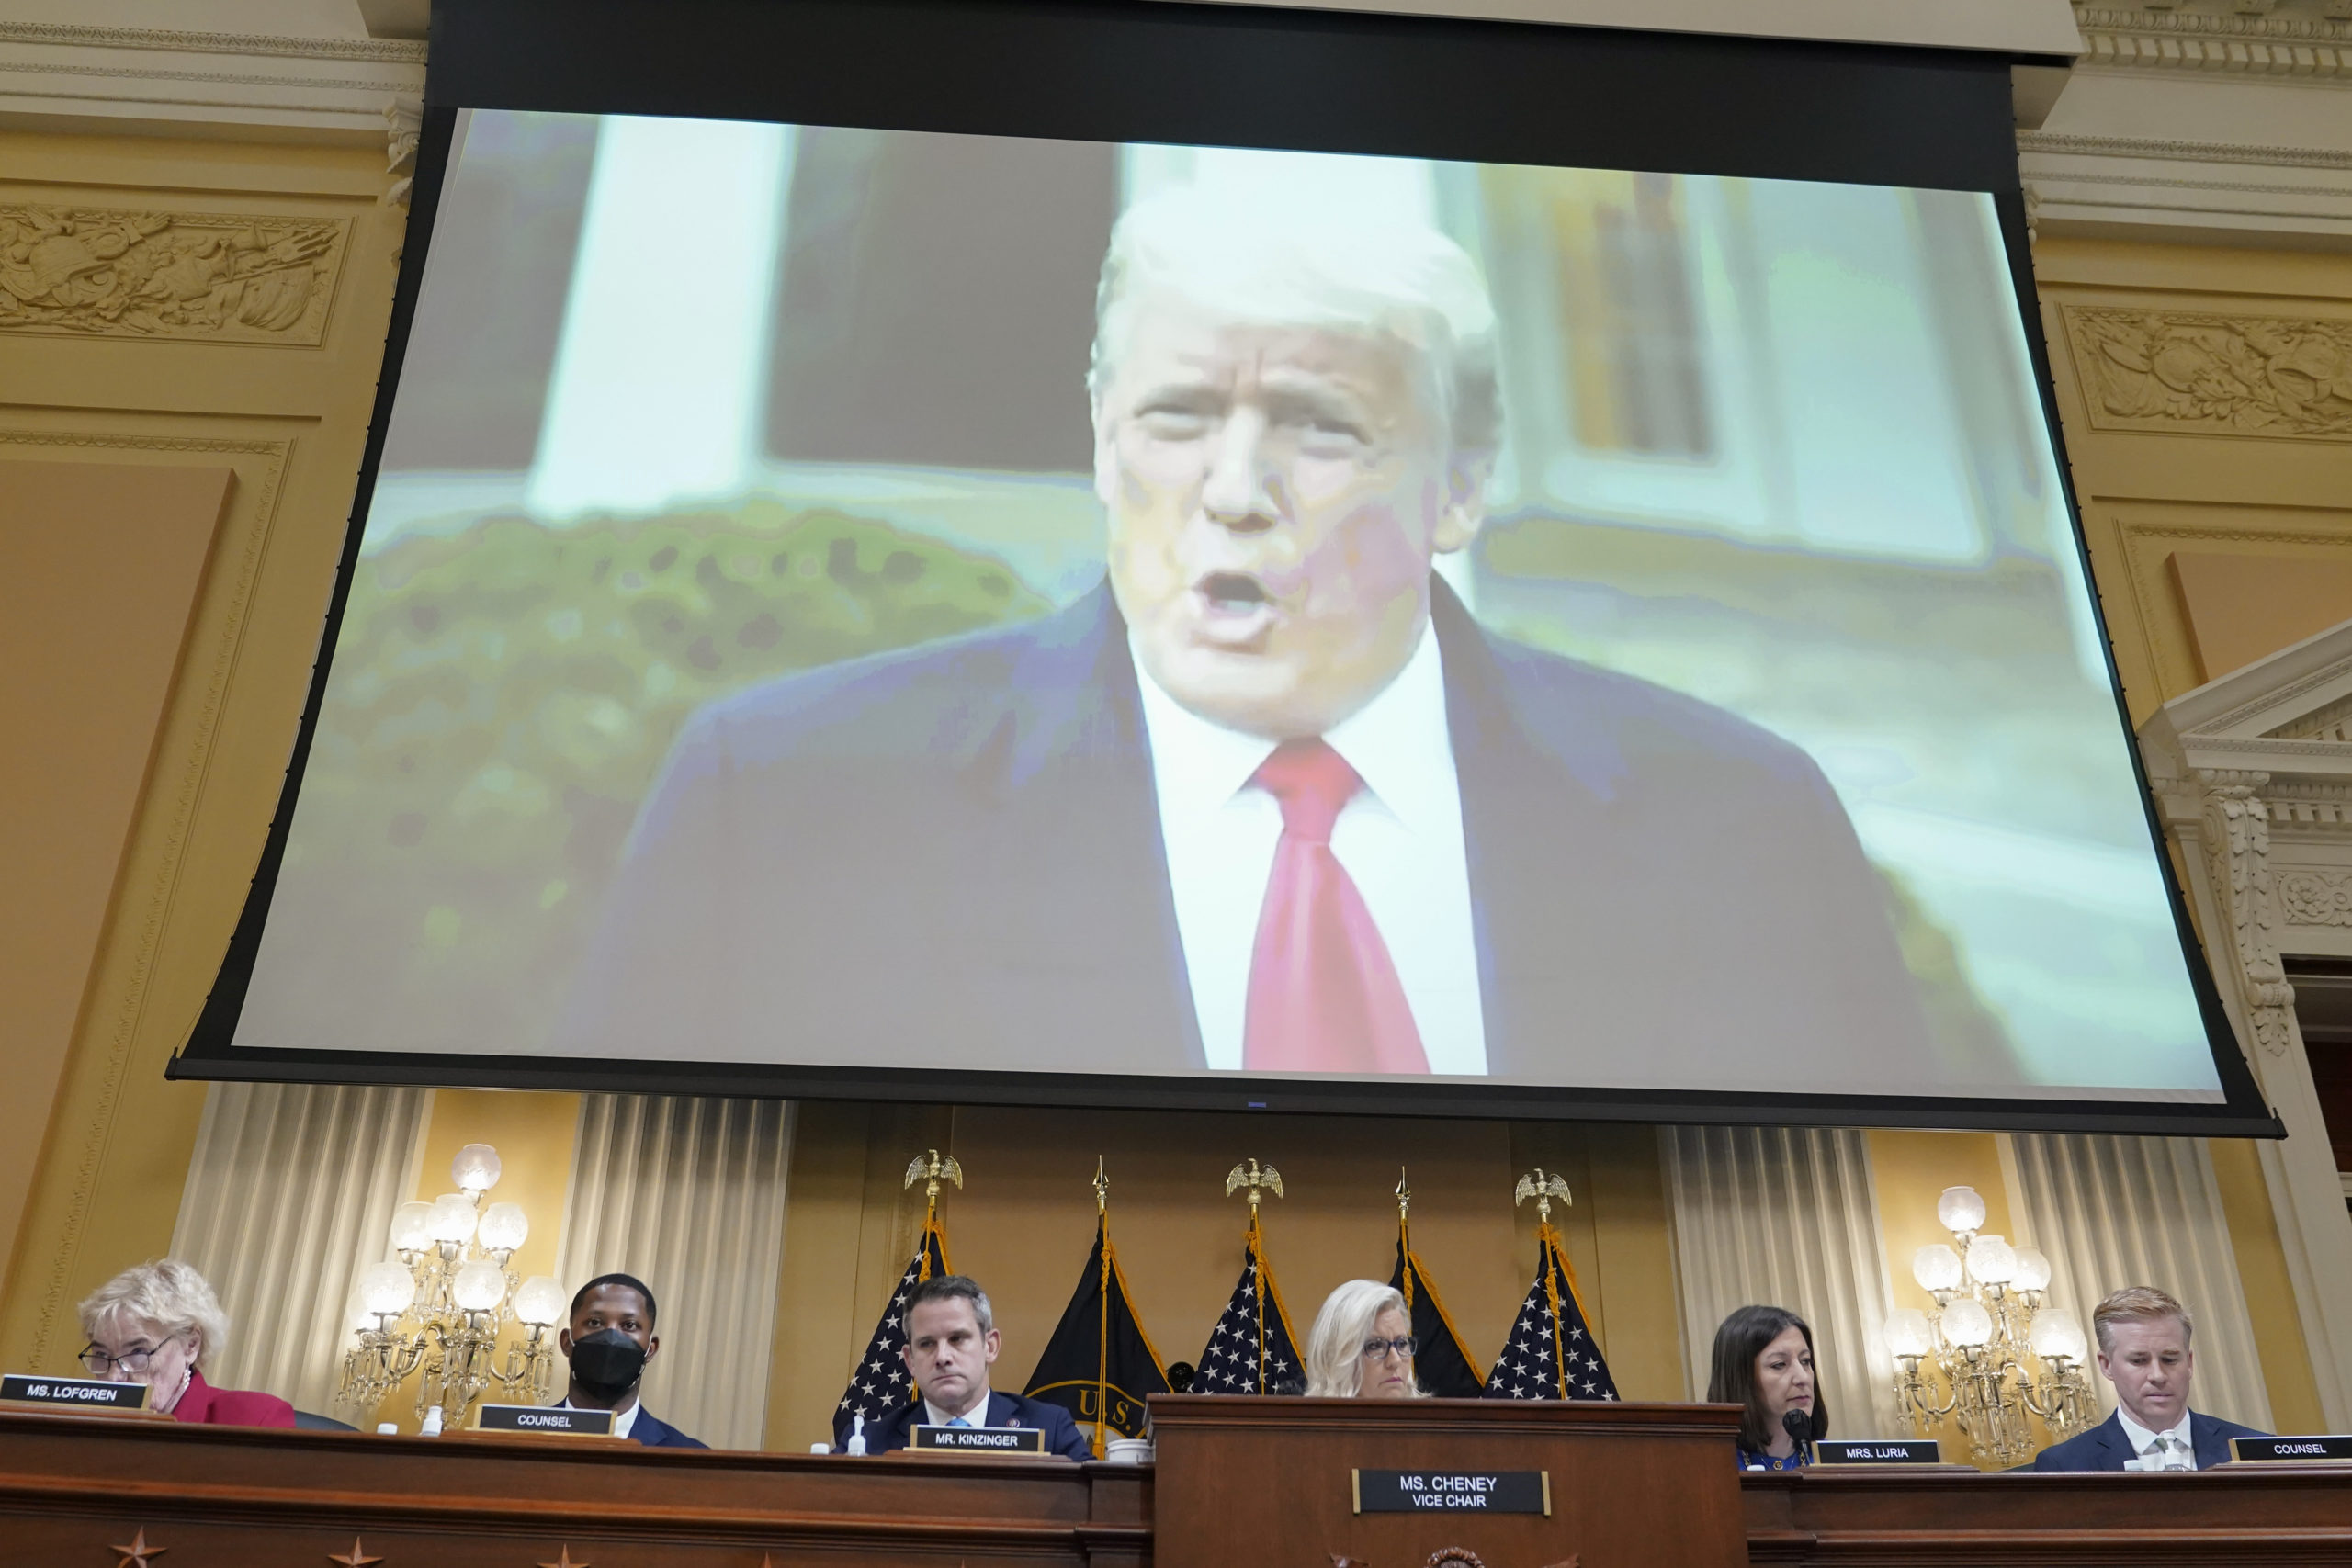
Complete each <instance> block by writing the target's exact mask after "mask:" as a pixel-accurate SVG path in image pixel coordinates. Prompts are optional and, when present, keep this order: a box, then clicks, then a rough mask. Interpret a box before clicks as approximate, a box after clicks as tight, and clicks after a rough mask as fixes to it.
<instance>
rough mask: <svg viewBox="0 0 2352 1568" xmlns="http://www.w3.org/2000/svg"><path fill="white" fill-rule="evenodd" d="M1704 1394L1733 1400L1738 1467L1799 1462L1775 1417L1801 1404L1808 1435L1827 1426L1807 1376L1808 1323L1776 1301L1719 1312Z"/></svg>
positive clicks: (1799, 1452) (1818, 1434)
mask: <svg viewBox="0 0 2352 1568" xmlns="http://www.w3.org/2000/svg"><path fill="white" fill-rule="evenodd" d="M1707 1402H1708V1403H1709V1404H1736V1405H1739V1406H1740V1407H1741V1411H1742V1414H1741V1416H1740V1418H1739V1467H1740V1469H1742V1470H1794V1469H1796V1468H1797V1467H1798V1466H1800V1465H1803V1464H1805V1463H1807V1462H1808V1461H1807V1460H1806V1458H1805V1453H1804V1450H1803V1449H1801V1448H1799V1447H1798V1446H1797V1441H1796V1439H1795V1438H1793V1437H1792V1436H1790V1434H1789V1431H1788V1428H1787V1427H1786V1426H1785V1425H1784V1424H1783V1420H1782V1418H1783V1417H1784V1416H1787V1414H1788V1413H1789V1412H1790V1411H1792V1410H1802V1411H1804V1413H1805V1415H1806V1416H1809V1417H1810V1418H1811V1420H1812V1422H1813V1436H1814V1437H1815V1438H1823V1437H1826V1436H1827V1435H1828V1432H1829V1414H1828V1411H1827V1410H1826V1408H1825V1407H1824V1405H1823V1404H1822V1401H1821V1389H1820V1385H1819V1384H1817V1383H1816V1382H1815V1381H1814V1374H1813V1330H1812V1329H1811V1328H1809V1327H1807V1326H1806V1325H1805V1321H1804V1319H1803V1318H1801V1317H1799V1316H1798V1315H1797V1314H1794V1313H1792V1312H1791V1311H1789V1310H1788V1309H1787V1308H1785V1307H1776V1306H1744V1307H1741V1308H1740V1309H1739V1310H1738V1311H1736V1312H1735V1313H1733V1314H1731V1315H1730V1316H1729V1317H1726V1318H1724V1321H1723V1325H1722V1326H1721V1327H1719V1328H1717V1329H1716V1330H1715V1359H1714V1369H1713V1372H1712V1373H1711V1374H1710V1375H1709V1376H1708V1379H1707Z"/></svg>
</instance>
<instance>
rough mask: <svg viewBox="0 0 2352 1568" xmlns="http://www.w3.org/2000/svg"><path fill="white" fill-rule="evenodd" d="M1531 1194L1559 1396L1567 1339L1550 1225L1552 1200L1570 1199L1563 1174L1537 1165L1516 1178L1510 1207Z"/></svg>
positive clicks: (1556, 1239)
mask: <svg viewBox="0 0 2352 1568" xmlns="http://www.w3.org/2000/svg"><path fill="white" fill-rule="evenodd" d="M1530 1198H1532V1199H1534V1200H1535V1245H1536V1247H1537V1248H1538V1249H1540V1250H1541V1251H1542V1252H1543V1254H1544V1304H1545V1305H1546V1306H1547V1307H1549V1308H1550V1309H1551V1313H1552V1371H1554V1373H1555V1374H1556V1376H1557V1379H1558V1382H1559V1385H1560V1397H1561V1398H1562V1399H1566V1398H1567V1397H1568V1342H1567V1335H1566V1325H1563V1324H1562V1323H1561V1322H1560V1233H1559V1232H1557V1231H1555V1230H1554V1229H1553V1228H1552V1200H1553V1199H1555V1198H1557V1199H1558V1200H1559V1201H1561V1202H1563V1203H1573V1202H1575V1201H1576V1199H1575V1198H1574V1197H1573V1196H1571V1195H1570V1194H1569V1192H1568V1183H1567V1180H1566V1178H1564V1177H1562V1176H1559V1175H1557V1174H1556V1173H1555V1174H1554V1175H1551V1176H1546V1175H1544V1168H1543V1167H1542V1166H1540V1165H1539V1166H1537V1167H1536V1168H1535V1170H1534V1172H1533V1174H1532V1175H1529V1176H1522V1177H1521V1178H1520V1179H1519V1186H1518V1188H1517V1189H1516V1190H1514V1191H1513V1192H1512V1194H1511V1200H1510V1201H1511V1207H1513V1208H1517V1207H1518V1206H1519V1205H1520V1204H1521V1203H1524V1202H1526V1201H1528V1200H1529V1199H1530Z"/></svg>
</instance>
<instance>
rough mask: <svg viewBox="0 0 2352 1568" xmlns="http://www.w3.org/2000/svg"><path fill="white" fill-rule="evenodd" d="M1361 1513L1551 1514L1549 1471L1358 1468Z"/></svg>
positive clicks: (1359, 1508)
mask: <svg viewBox="0 0 2352 1568" xmlns="http://www.w3.org/2000/svg"><path fill="white" fill-rule="evenodd" d="M1354 1473H1355V1494H1356V1512H1357V1513H1359V1514H1419V1513H1437V1514H1542V1515H1544V1516H1545V1517H1550V1515H1551V1512H1552V1472H1550V1471H1548V1470H1359V1471H1357V1472H1354Z"/></svg>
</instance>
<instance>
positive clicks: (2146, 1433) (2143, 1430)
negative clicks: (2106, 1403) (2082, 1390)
mask: <svg viewBox="0 0 2352 1568" xmlns="http://www.w3.org/2000/svg"><path fill="white" fill-rule="evenodd" d="M2115 1418H2116V1419H2117V1420H2118V1421H2120V1422H2121V1423H2122V1425H2123V1438H2124V1440H2125V1441H2126V1442H2129V1443H2130V1444H2131V1451H2132V1452H2133V1453H2134V1454H2136V1455H2138V1456H2139V1457H2140V1460H2141V1461H2142V1464H2141V1468H2142V1469H2143V1470H2195V1469H2196V1468H2197V1444H2196V1442H2195V1440H2194V1439H2192V1438H2190V1437H2189V1435H2188V1411H2186V1410H2183V1411H2182V1412H2181V1413H2180V1420H2179V1421H2178V1422H2177V1423H2176V1424H2175V1425H2174V1426H2173V1427H2171V1428H2170V1429H2168V1430H2166V1431H2162V1432H2154V1431H2151V1430H2149V1429H2148V1428H2147V1427H2143V1426H2142V1425H2140V1423H2138V1422H2137V1421H2134V1420H2133V1419H2131V1412H2130V1411H2129V1410H2126V1409H2124V1408H2123V1407H2122V1406H2121V1405H2118V1406H2116V1409H2115ZM2159 1443H2162V1444H2164V1445H2165V1446H2164V1448H2163V1449H2161V1450H2159V1449H2157V1447H2156V1445H2157V1444H2159ZM2151 1460H2153V1461H2154V1462H2153V1463H2150V1462H2148V1461H2151Z"/></svg>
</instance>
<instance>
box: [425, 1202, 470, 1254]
mask: <svg viewBox="0 0 2352 1568" xmlns="http://www.w3.org/2000/svg"><path fill="white" fill-rule="evenodd" d="M479 1218H480V1216H479V1215H477V1214H476V1213H474V1201H473V1200H472V1199H470V1198H469V1197H467V1196H466V1195H465V1194H464V1193H462V1192H444V1193H443V1194H441V1196H439V1197H438V1198H435V1200H433V1239H434V1240H435V1241H441V1242H450V1243H454V1244H455V1245H457V1246H459V1247H463V1246H464V1245H465V1244H466V1243H468V1242H469V1241H471V1240H473V1238H474V1225H475V1223H476V1222H477V1220H478V1219H479Z"/></svg>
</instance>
